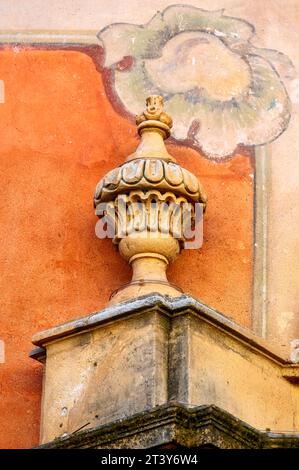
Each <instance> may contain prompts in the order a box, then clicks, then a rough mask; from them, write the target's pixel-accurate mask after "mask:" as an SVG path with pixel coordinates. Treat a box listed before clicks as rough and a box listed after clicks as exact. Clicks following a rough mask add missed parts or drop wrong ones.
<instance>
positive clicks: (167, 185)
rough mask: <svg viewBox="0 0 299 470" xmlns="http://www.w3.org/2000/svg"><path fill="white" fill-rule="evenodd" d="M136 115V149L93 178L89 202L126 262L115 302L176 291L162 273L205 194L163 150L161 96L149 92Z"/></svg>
mask: <svg viewBox="0 0 299 470" xmlns="http://www.w3.org/2000/svg"><path fill="white" fill-rule="evenodd" d="M146 106H147V107H146V111H144V112H143V113H142V114H141V115H139V116H137V118H136V124H137V126H138V133H139V135H140V137H141V141H140V144H139V146H138V148H137V149H136V151H135V152H134V153H133V154H132V155H130V156H129V157H128V158H127V159H126V161H125V163H124V164H123V165H121V166H119V167H118V168H115V169H113V170H111V171H110V172H109V173H108V174H107V175H105V176H104V178H103V179H102V180H101V181H100V182H99V183H98V185H97V188H96V191H95V195H94V206H95V209H96V214H97V215H98V217H99V218H100V221H101V222H102V227H103V226H104V225H105V224H106V225H105V226H106V227H107V232H108V233H110V236H111V238H112V239H113V243H115V244H116V245H117V246H118V249H119V252H120V254H121V256H122V257H123V258H124V259H125V260H126V261H127V262H128V263H129V264H130V265H131V266H132V268H133V276H132V280H131V282H130V283H129V284H127V285H125V286H123V287H121V288H120V289H118V291H117V292H116V293H115V295H113V296H112V297H111V300H110V303H111V304H114V303H118V302H122V301H125V300H129V299H132V298H135V297H138V296H141V295H145V294H149V293H153V292H159V293H161V294H163V295H169V296H172V297H177V296H179V295H181V294H182V291H181V289H179V288H178V287H176V286H174V285H173V284H171V283H170V282H169V281H168V280H167V277H166V269H167V266H168V264H169V263H171V262H172V261H174V260H175V258H176V257H177V255H178V254H179V253H180V251H181V249H182V248H183V247H184V243H185V241H186V237H187V235H186V234H187V233H190V226H194V223H195V213H196V211H195V206H196V204H199V205H200V208H201V209H202V211H203V210H204V209H205V206H206V202H207V196H206V194H205V191H204V189H203V187H202V185H201V184H200V182H199V181H198V179H197V178H196V176H195V175H193V174H192V173H191V172H190V171H188V170H186V169H185V168H182V167H181V166H180V165H179V164H178V163H177V162H176V160H175V159H174V158H173V157H172V156H171V155H170V154H169V153H168V152H167V149H166V147H165V145H164V140H165V139H167V138H168V137H169V136H170V129H171V127H172V119H171V117H170V116H168V115H167V114H166V113H165V112H164V111H163V98H162V97H161V96H150V97H149V98H147V100H146Z"/></svg>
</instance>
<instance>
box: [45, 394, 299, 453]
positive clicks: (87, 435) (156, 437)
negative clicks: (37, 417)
mask: <svg viewBox="0 0 299 470" xmlns="http://www.w3.org/2000/svg"><path fill="white" fill-rule="evenodd" d="M170 443H171V444H174V445H175V446H182V447H187V448H190V447H191V448H192V447H201V446H209V445H210V446H215V447H219V448H222V449H246V448H248V449H269V448H299V434H274V433H271V432H261V431H258V430H256V429H254V428H252V427H251V426H249V425H248V424H246V423H244V422H243V421H240V420H238V419H236V418H235V417H234V416H232V415H230V414H229V413H227V412H225V411H223V410H221V409H220V408H217V407H216V406H201V407H195V408H188V407H184V406H182V405H178V404H176V403H173V404H170V405H167V406H161V407H157V408H156V409H155V410H152V411H149V412H144V413H141V414H138V415H135V416H132V417H130V418H128V419H123V420H119V421H116V422H114V423H111V424H109V425H106V426H98V427H96V428H93V429H89V430H86V431H79V432H77V433H74V434H72V435H70V436H65V437H61V438H58V439H55V440H54V441H52V442H50V443H47V444H44V445H41V446H40V448H41V449H55V448H56V449H57V448H69V449H71V448H97V449H105V448H106V449H126V448H135V449H136V448H143V449H144V448H149V447H150V448H152V447H156V446H162V445H165V444H170Z"/></svg>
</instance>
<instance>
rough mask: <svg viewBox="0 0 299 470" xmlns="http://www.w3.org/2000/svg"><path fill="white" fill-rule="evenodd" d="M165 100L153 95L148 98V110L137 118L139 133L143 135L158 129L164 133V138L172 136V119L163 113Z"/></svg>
mask: <svg viewBox="0 0 299 470" xmlns="http://www.w3.org/2000/svg"><path fill="white" fill-rule="evenodd" d="M163 107H164V99H163V97H162V96H160V95H151V96H149V97H148V98H146V110H145V111H144V112H143V113H142V114H140V115H139V116H136V124H137V126H138V132H139V134H141V132H142V131H144V130H145V129H151V130H153V129H156V130H157V131H160V132H162V133H163V137H164V138H167V137H169V135H170V129H171V127H172V118H171V117H170V116H169V115H168V114H167V113H165V112H164V111H163Z"/></svg>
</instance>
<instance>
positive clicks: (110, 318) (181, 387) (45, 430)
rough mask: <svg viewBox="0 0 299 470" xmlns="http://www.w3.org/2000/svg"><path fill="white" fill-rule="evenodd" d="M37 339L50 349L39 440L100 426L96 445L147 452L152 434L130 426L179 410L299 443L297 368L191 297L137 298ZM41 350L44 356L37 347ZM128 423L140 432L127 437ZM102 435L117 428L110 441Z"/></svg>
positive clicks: (68, 436)
mask: <svg viewBox="0 0 299 470" xmlns="http://www.w3.org/2000/svg"><path fill="white" fill-rule="evenodd" d="M33 342H34V344H36V345H37V346H39V347H42V348H44V349H45V350H46V371H45V378H44V387H43V388H44V392H43V402H42V429H41V443H48V442H50V441H53V440H54V439H56V438H59V439H60V440H59V442H62V441H61V439H62V440H63V442H71V441H72V439H74V438H75V440H76V442H77V441H78V439H79V437H78V436H80V434H78V433H83V434H82V436H86V435H88V433H91V432H92V433H97V430H98V432H99V433H100V435H101V439H99V440H98V444H97V446H99V447H101V446H108V447H109V442H110V444H111V442H112V441H113V442H114V446H116V447H117V446H120V447H122V446H124V447H142V446H145V447H146V446H148V445H151V444H150V442H152V441H150V439H149V435H146V432H147V431H146V429H147V428H145V430H143V431H142V432H143V441H142V440H138V436H137V435H138V433H139V431H138V426H137V427H135V428H134V420H135V419H137V421H138V419H139V420H140V419H141V417H143V418H142V420H145V421H146V419H147V418H146V416H154V415H153V414H152V413H154V412H156V413H158V415H159V412H158V411H157V410H159V409H160V410H162V411H163V410H164V411H163V413H164V412H165V410H168V409H169V407H171V406H172V405H173V404H176V406H179V407H183V408H184V409H186V410H187V411H188V410H189V411H191V410H192V409H195V408H196V409H198V407H205V409H206V410H207V409H208V408H209V407H211V406H212V407H215V406H216V407H217V409H218V408H219V409H220V410H222V411H221V413H222V412H223V413H224V415H223V416H226V415H227V414H230V415H232V416H233V417H234V418H235V419H236V420H237V421H238V420H242V421H243V422H244V426H245V428H246V426H249V427H250V426H251V427H252V428H253V429H254V432H256V433H263V432H266V431H267V432H269V430H271V432H275V433H276V434H277V433H278V434H277V435H278V437H279V438H280V437H282V439H284V438H285V437H287V436H288V435H289V434H290V435H292V439H295V441H296V442H298V441H297V440H296V439H299V434H297V433H298V431H299V387H298V383H299V382H298V381H299V371H298V366H296V365H294V364H292V363H291V362H290V360H289V359H288V358H286V357H284V356H283V355H282V352H281V351H278V350H275V349H274V348H273V346H272V345H271V344H269V343H267V342H265V341H262V340H260V339H259V338H258V337H256V336H254V335H253V334H252V333H251V332H250V331H249V330H246V329H244V328H242V327H240V326H238V325H237V324H235V323H234V322H233V321H231V320H229V319H228V318H227V317H225V316H223V315H222V314H220V313H218V312H217V311H215V310H213V309H211V308H209V307H207V306H205V305H203V304H201V303H200V302H198V301H196V300H195V299H193V298H192V297H189V296H186V295H183V296H181V297H178V298H173V299H171V298H166V297H163V296H161V295H150V296H145V297H141V298H139V299H135V300H132V301H129V302H124V303H123V304H119V305H114V306H111V307H109V308H106V309H105V310H103V311H102V312H98V313H94V314H92V315H89V316H88V317H84V318H81V319H78V320H73V321H71V322H68V323H65V324H64V325H60V326H57V327H54V328H52V329H51V330H48V331H45V332H41V333H38V334H36V335H35V337H34V339H33ZM36 354H37V356H39V358H40V355H41V351H40V350H39V351H37V353H36ZM290 402H292V404H293V405H292V409H293V410H294V411H293V413H290V411H289V406H290V405H289V404H290ZM207 407H208V408H207ZM200 409H201V410H202V409H203V408H200ZM209 409H210V408H209ZM213 409H214V408H213ZM155 410H156V411H155ZM162 411H161V413H162ZM163 413H162V415H163ZM221 413H220V414H221ZM166 414H167V413H166ZM216 414H217V413H216ZM155 416H156V415H155ZM159 416H160V415H159ZM200 416H202V415H201V414H200V413H199V417H200ZM217 416H218V415H217ZM221 416H222V415H221ZM155 419H156V418H155ZM198 419H201V418H198ZM221 419H222V418H221ZM132 420H133V421H132ZM126 422H128V426H129V423H131V424H130V426H131V427H132V429H135V431H131V432H130V433H129V436H128V435H126V436H125V438H124V435H123V433H124V427H126V424H125V423H126ZM155 423H156V424H155V429H156V431H155V436H156V437H157V439H158V437H159V439H160V440H159V439H158V440H159V443H160V444H162V443H163V442H164V443H166V442H168V441H169V436H168V437H166V436H167V433H166V434H165V436H164V434H163V432H162V429H163V426H165V422H164V421H163V419H162V418H161V419H160V418H159V419H158V421H157V420H156V421H155ZM245 423H247V424H245ZM214 424H215V423H214ZM198 426H199V427H200V423H199V424H198ZM149 427H150V426H149ZM212 427H213V426H212ZM216 427H217V426H216ZM189 428H190V427H189ZM241 428H242V426H241ZM245 428H244V429H245ZM105 429H106V431H107V433H108V434H109V432H110V433H111V432H112V431H111V429H114V430H116V431H115V432H114V434H113V438H112V437H111V438H110V441H109V439H108V438H107V439H106V441H105ZM117 429H120V430H121V431H119V432H120V434H119V435H118V431H117ZM159 429H160V431H161V432H160V433H159ZM209 429H210V428H209ZM227 429H229V426H228V427H227ZM242 429H243V428H242ZM246 429H247V428H246ZM246 429H245V430H244V433H245V434H246V432H247V431H246ZM89 430H90V431H89ZM210 431H211V429H210ZM210 431H209V436H210V437H209V442H210V443H213V439H211V435H213V432H212V434H211V432H210ZM148 432H149V431H148ZM151 432H152V431H151ZM188 432H190V433H194V430H192V429H191V428H190V429H189V431H188ZM215 432H216V431H215ZM217 432H218V431H217ZM225 432H227V431H225ZM236 432H237V431H236ZM238 432H239V431H238ZM286 432H287V433H286ZM86 433H87V434H86ZM103 433H104V434H103ZM144 433H145V434H144ZM108 434H107V436H108ZM95 435H96V434H93V438H95V437H94V436H95ZM204 435H205V433H203V436H204ZM256 435H257V436H259V435H260V434H256ZM74 436H75V437H74ZM121 436H122V437H121ZM130 436H131V437H130ZM163 436H164V437H165V438H164V437H163ZM190 436H191V434H190ZM190 436H189V437H190ZM215 436H216V434H215ZM187 437H188V436H187ZM187 437H186V435H185V437H184V439H185V442H190V443H191V444H190V445H195V444H194V442H195V441H196V440H194V439H193V440H192V439H191V437H190V439H191V440H190V439H189V441H188V438H187ZM68 439H69V440H71V441H68ZM111 439H112V440H111ZM122 439H123V440H122ZM130 439H131V440H130ZM163 439H164V440H163ZM202 439H203V437H202V438H201V441H200V442H203V441H202ZM238 439H239V438H238ZM240 439H241V440H240ZM240 439H239V441H238V442H239V444H236V446H237V447H238V446H239V447H240V446H241V447H242V442H243V441H242V439H243V437H242V438H240ZM244 439H245V438H244ZM244 439H243V440H244ZM95 440H96V438H95ZM215 440H216V437H215ZM233 440H234V439H233ZM245 440H246V439H245ZM295 441H294V442H295ZM54 442H56V441H54ZM57 442H58V441H57ZM105 442H106V444H105ZM107 442H108V444H107ZM121 442H123V444H121ZM124 442H125V444H124ZM142 442H144V444H142ZM145 442H147V444H145ZM153 442H154V441H153ZM155 442H156V441H155ZM192 442H193V444H192ZM215 442H216V441H215ZM217 442H218V441H217ZM219 442H220V441H219ZM230 442H232V441H231V440H230ZM240 442H241V443H240ZM244 442H245V441H244ZM246 442H247V441H246ZM248 442H249V441H248ZM271 442H272V441H271ZM247 444H248V443H247ZM247 444H246V445H245V444H244V446H245V447H246V446H250V445H249V444H248V445H247ZM51 445H52V444H51ZM53 445H55V444H53ZM153 445H154V444H153ZM184 445H185V444H184ZM219 445H220V444H219ZM229 445H231V444H229ZM229 445H228V444H227V446H229ZM70 446H71V444H70ZM84 446H85V447H86V446H87V447H88V444H86V445H84ZM223 446H224V447H225V446H226V444H225V445H224V444H223ZM252 446H253V444H252Z"/></svg>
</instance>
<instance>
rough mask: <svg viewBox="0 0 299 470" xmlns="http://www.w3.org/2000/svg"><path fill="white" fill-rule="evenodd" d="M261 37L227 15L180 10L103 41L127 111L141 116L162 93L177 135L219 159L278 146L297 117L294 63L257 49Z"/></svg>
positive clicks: (122, 27)
mask: <svg viewBox="0 0 299 470" xmlns="http://www.w3.org/2000/svg"><path fill="white" fill-rule="evenodd" d="M254 34H255V29H254V26H253V25H251V24H250V23H248V22H247V21H244V20H242V19H239V18H233V17H230V16H226V15H225V14H224V10H217V11H206V10H202V9H200V8H195V7H192V6H188V5H173V6H170V7H168V8H166V9H165V10H164V11H163V12H158V13H157V14H156V15H155V16H154V17H153V18H152V19H151V20H150V21H149V23H147V24H145V25H133V24H126V23H121V24H112V25H110V26H108V27H106V28H104V29H103V30H102V31H100V33H99V35H98V37H99V39H100V40H101V41H102V44H103V47H104V50H105V63H104V66H105V67H107V68H110V70H111V73H112V77H111V86H112V89H113V92H114V93H115V94H116V95H117V98H118V99H119V100H120V102H121V104H122V107H123V111H124V112H129V113H130V114H137V113H138V112H140V110H141V109H142V108H143V103H144V100H145V97H146V96H148V95H150V94H161V95H163V96H164V99H165V102H166V109H167V111H168V112H169V113H170V114H171V115H172V116H173V120H174V127H173V137H174V138H175V139H176V140H177V141H181V142H188V143H189V144H193V145H194V146H196V147H197V148H199V149H200V150H201V151H202V153H203V154H204V155H205V156H206V157H208V158H213V159H217V160H219V159H223V158H225V157H228V156H230V155H232V154H233V153H234V152H235V150H236V148H237V147H238V145H240V144H241V145H244V146H256V145H262V144H266V143H269V142H271V141H273V140H274V139H276V138H277V137H278V136H279V135H280V134H281V133H282V132H283V131H284V130H285V129H286V128H287V125H288V122H289V119H290V114H291V110H290V100H289V97H288V94H287V91H286V89H285V86H284V84H283V81H282V79H284V78H285V79H289V78H292V77H293V75H294V69H293V66H292V63H291V61H290V60H289V59H288V58H287V57H286V56H285V55H284V54H282V53H280V52H277V51H275V50H269V49H259V48H257V47H255V46H253V45H252V44H251V39H252V37H253V36H254ZM278 70H279V72H280V73H278Z"/></svg>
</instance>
